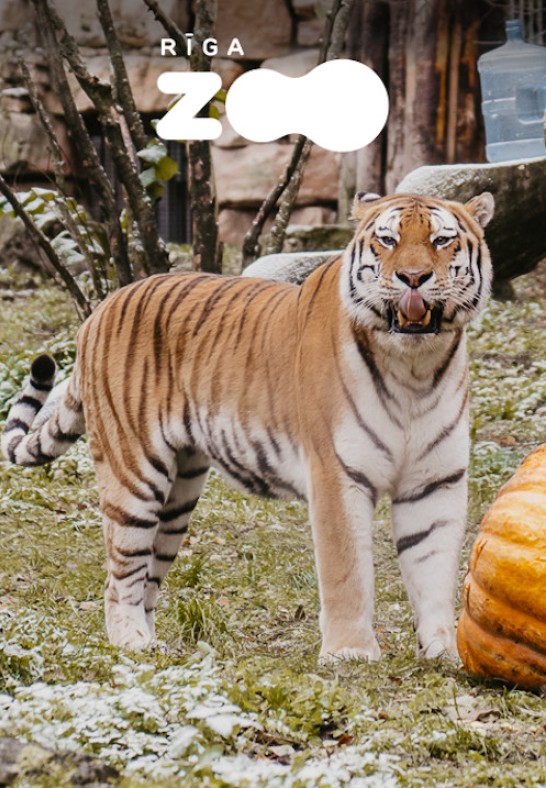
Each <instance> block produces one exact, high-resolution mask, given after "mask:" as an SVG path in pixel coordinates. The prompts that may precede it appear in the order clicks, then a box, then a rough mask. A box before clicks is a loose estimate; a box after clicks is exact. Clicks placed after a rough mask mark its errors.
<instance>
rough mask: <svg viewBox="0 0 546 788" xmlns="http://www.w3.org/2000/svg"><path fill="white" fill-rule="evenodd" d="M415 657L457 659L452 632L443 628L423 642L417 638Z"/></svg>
mask: <svg viewBox="0 0 546 788" xmlns="http://www.w3.org/2000/svg"><path fill="white" fill-rule="evenodd" d="M417 657H418V658H419V659H445V660H447V661H457V660H458V658H459V654H458V651H457V644H456V641H455V634H454V632H453V633H452V632H451V631H445V630H443V631H441V632H439V633H436V634H435V635H433V636H432V637H431V638H429V639H428V640H426V641H424V642H423V641H422V640H421V638H419V639H418V642H417Z"/></svg>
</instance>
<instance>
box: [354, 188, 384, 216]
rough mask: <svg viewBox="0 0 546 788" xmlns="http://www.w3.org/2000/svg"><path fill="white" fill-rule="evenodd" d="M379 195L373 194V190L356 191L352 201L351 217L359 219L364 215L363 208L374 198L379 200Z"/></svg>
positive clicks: (373, 200)
mask: <svg viewBox="0 0 546 788" xmlns="http://www.w3.org/2000/svg"><path fill="white" fill-rule="evenodd" d="M380 199H381V195H380V194H375V192H357V194H356V196H355V199H354V202H353V211H352V213H351V216H350V218H351V219H361V218H362V216H363V215H364V210H365V208H366V206H367V205H368V204H369V203H371V202H375V201H376V200H380Z"/></svg>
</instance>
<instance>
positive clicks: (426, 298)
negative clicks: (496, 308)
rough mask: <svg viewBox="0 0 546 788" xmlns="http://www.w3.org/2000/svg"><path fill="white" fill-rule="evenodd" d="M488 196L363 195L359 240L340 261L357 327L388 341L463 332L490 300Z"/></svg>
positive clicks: (359, 198) (491, 203)
mask: <svg viewBox="0 0 546 788" xmlns="http://www.w3.org/2000/svg"><path fill="white" fill-rule="evenodd" d="M493 209H494V200H493V196H492V195H491V194H490V193H489V192H484V193H483V194H480V195H478V196H477V197H473V198H472V199H471V200H470V201H469V202H467V203H465V204H464V205H463V204H462V203H458V202H452V201H448V200H439V199H434V198H430V197H420V196H417V195H413V194H397V195H394V196H392V197H379V195H377V194H365V193H359V194H357V196H356V198H355V206H354V218H355V219H357V220H358V221H359V225H358V228H357V231H356V234H355V237H354V238H353V240H352V241H351V243H350V244H349V246H348V247H347V250H346V251H345V254H344V260H343V269H342V271H343V273H342V297H343V301H344V303H345V305H346V307H347V308H348V311H349V314H350V316H351V317H352V318H353V319H354V320H355V322H356V323H357V324H358V325H360V326H362V327H364V328H368V329H372V330H374V331H379V332H385V333H387V334H390V335H402V336H406V337H408V336H411V337H414V338H415V337H417V336H419V337H423V338H424V337H425V336H430V335H438V334H442V333H446V332H453V331H458V330H460V329H461V327H462V326H463V325H465V324H466V323H468V321H469V320H471V319H472V318H473V317H474V316H475V315H476V314H478V313H479V312H480V311H481V310H482V308H483V306H484V305H485V302H486V300H487V297H488V295H489V291H490V288H491V279H492V267H491V258H490V255H489V250H488V248H487V246H486V243H485V240H484V234H483V228H484V227H485V226H486V225H487V224H488V222H489V221H490V219H491V217H492V216H493Z"/></svg>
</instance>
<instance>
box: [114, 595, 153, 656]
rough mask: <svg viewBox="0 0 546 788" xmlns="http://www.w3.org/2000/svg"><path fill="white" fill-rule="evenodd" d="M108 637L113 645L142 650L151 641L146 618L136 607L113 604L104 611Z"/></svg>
mask: <svg viewBox="0 0 546 788" xmlns="http://www.w3.org/2000/svg"><path fill="white" fill-rule="evenodd" d="M106 629H107V631H108V639H109V640H110V643H111V644H112V645H113V646H117V647H118V648H124V649H129V650H130V651H144V650H145V649H147V648H149V647H150V646H151V645H152V643H153V636H152V634H151V632H150V630H149V628H148V625H147V623H146V619H145V617H144V615H143V613H141V612H140V611H139V609H138V608H136V609H135V608H134V607H129V608H128V609H127V608H126V607H125V606H123V605H116V604H113V605H111V606H109V609H108V610H107V613H106Z"/></svg>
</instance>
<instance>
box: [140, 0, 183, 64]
mask: <svg viewBox="0 0 546 788" xmlns="http://www.w3.org/2000/svg"><path fill="white" fill-rule="evenodd" d="M144 2H145V3H146V5H147V6H148V8H149V9H150V11H151V12H152V13H153V15H154V17H155V19H157V21H158V22H159V24H160V25H161V26H162V27H163V29H164V30H165V32H166V33H168V34H169V36H170V37H171V38H172V39H173V40H174V41H175V42H176V46H177V48H178V49H180V50H182V52H184V53H185V52H186V51H187V50H186V47H187V44H188V39H187V38H186V36H185V35H184V33H183V32H182V31H181V30H180V28H179V27H178V25H177V24H176V22H174V20H172V19H171V17H170V16H168V15H167V14H166V13H165V12H164V11H163V9H162V8H161V6H160V5H159V3H158V2H157V0H144Z"/></svg>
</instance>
